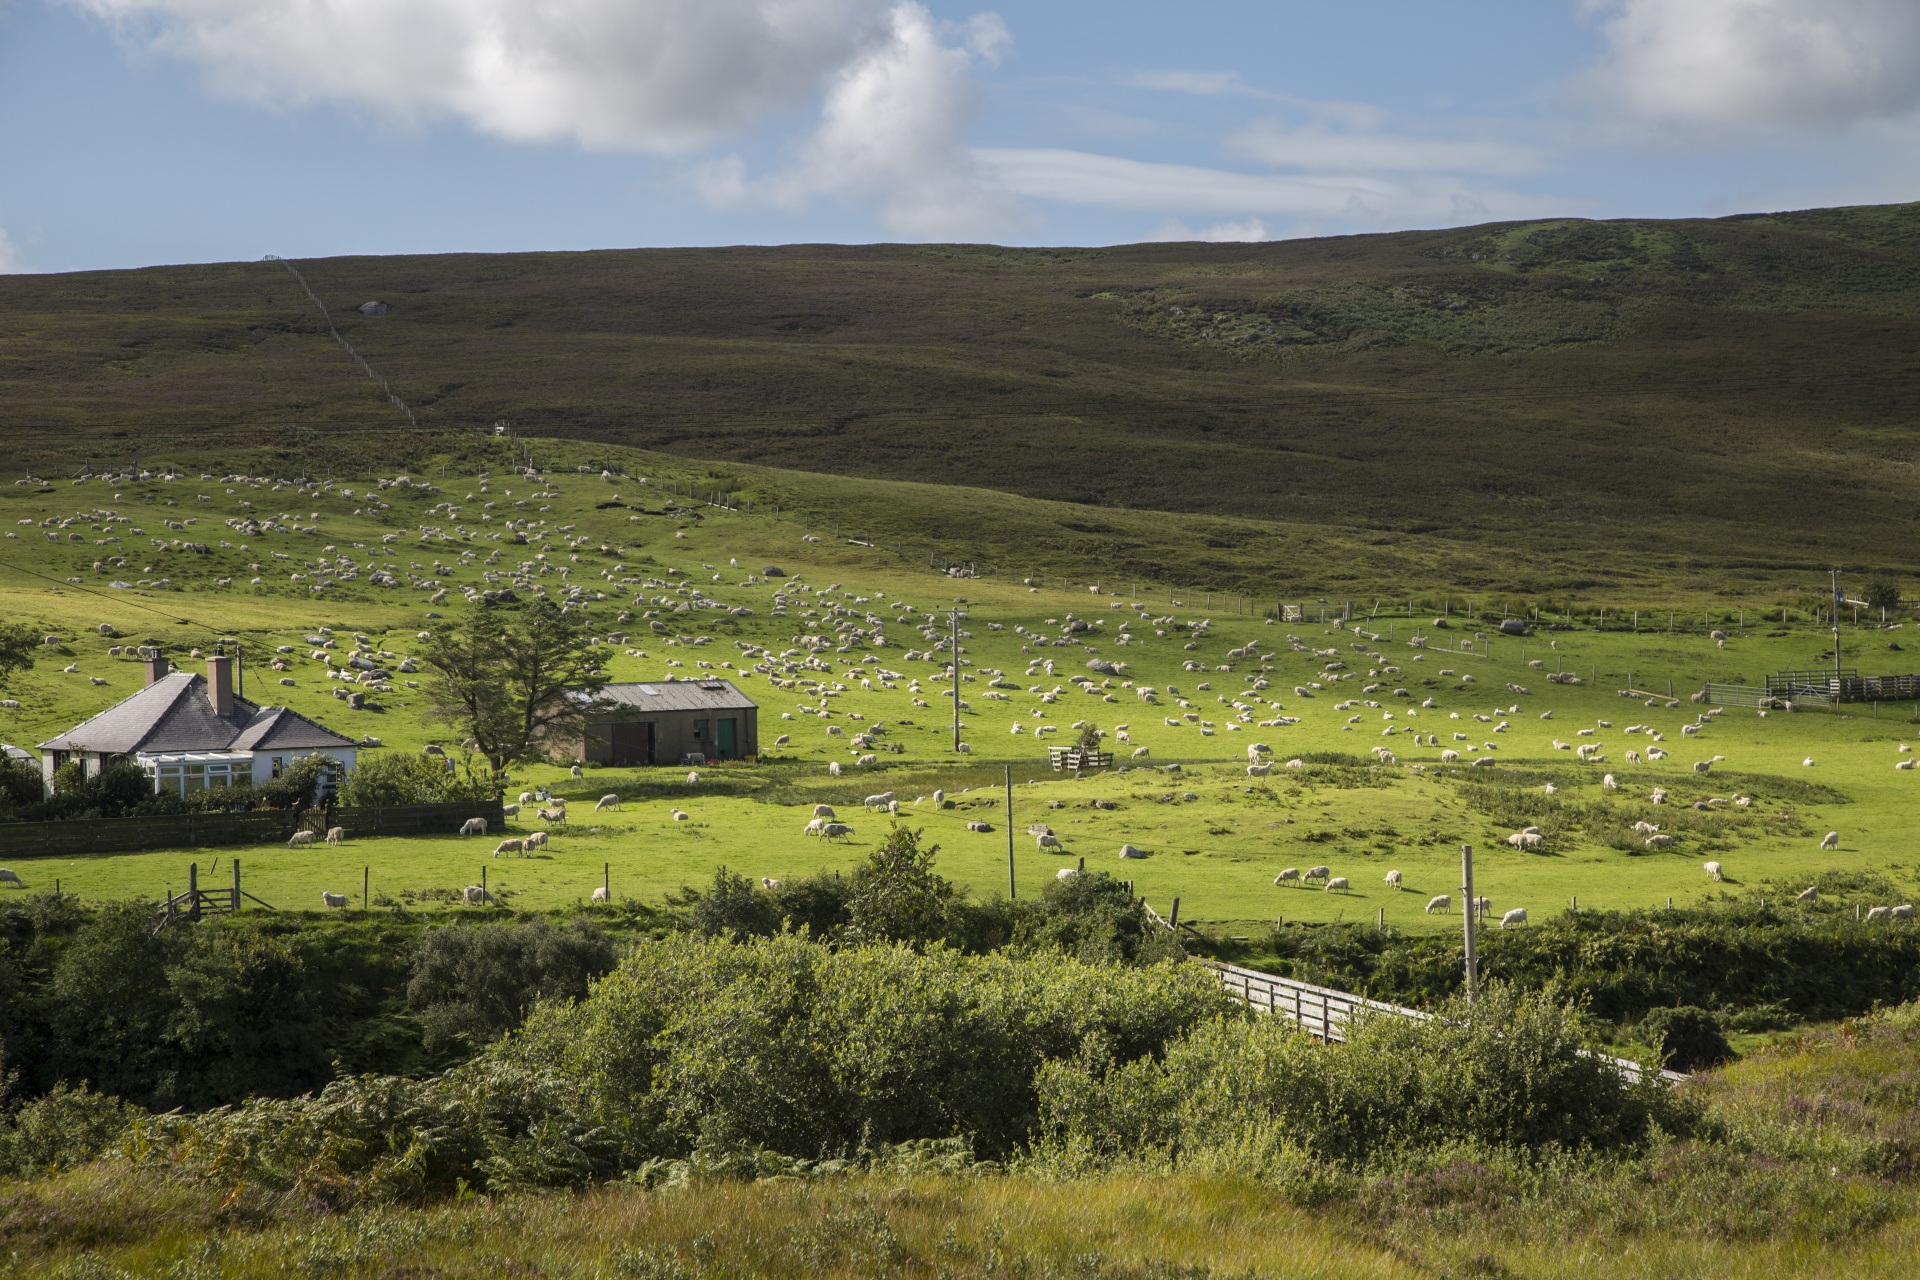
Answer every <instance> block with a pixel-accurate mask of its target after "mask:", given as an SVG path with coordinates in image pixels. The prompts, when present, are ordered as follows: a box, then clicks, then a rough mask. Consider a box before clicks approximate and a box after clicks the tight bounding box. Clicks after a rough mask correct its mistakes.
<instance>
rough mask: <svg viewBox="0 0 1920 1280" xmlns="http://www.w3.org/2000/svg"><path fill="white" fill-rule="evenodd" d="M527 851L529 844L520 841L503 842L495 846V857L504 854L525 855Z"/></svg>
mask: <svg viewBox="0 0 1920 1280" xmlns="http://www.w3.org/2000/svg"><path fill="white" fill-rule="evenodd" d="M526 851H527V842H526V841H525V840H520V839H514V840H502V841H501V842H500V843H499V844H497V845H495V846H493V856H494V857H496V858H497V857H499V856H500V855H501V854H503V853H525V852H526Z"/></svg>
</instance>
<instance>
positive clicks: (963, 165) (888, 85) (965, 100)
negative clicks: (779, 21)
mask: <svg viewBox="0 0 1920 1280" xmlns="http://www.w3.org/2000/svg"><path fill="white" fill-rule="evenodd" d="M942 34H943V33H942V32H941V31H940V30H939V29H937V28H936V25H935V23H934V21H933V18H932V16H931V15H930V14H928V12H927V11H926V10H925V9H923V8H922V7H920V5H918V4H915V3H912V2H911V0H905V2H903V3H901V4H899V5H897V6H896V7H895V9H894V11H893V26H892V30H891V32H890V38H889V39H887V40H886V41H884V42H881V43H878V44H875V45H874V46H873V47H872V48H871V49H869V50H868V51H867V53H866V54H865V55H864V56H863V57H861V58H860V59H859V60H858V61H856V62H854V63H853V64H851V65H849V66H848V67H846V68H845V69H844V70H843V71H841V72H839V73H838V74H837V75H836V76H835V77H834V80H833V83H832V84H831V87H830V88H829V89H828V92H827V100H826V105H825V108H824V109H823V111H822V113H821V122H820V127H819V128H818V129H817V130H816V131H815V132H814V134H813V135H812V136H811V137H810V138H808V139H807V141H806V143H805V144H804V145H803V146H802V147H801V148H800V151H799V154H798V156H797V157H796V158H795V161H794V163H793V164H792V165H790V166H789V167H788V168H787V169H785V170H784V171H782V172H780V173H776V174H773V175H771V176H769V177H766V178H762V179H752V178H749V177H748V176H747V174H746V167H745V165H744V164H743V163H742V162H741V161H739V160H738V159H728V160H725V161H721V162H719V163H718V164H715V165H710V166H707V167H706V168H704V169H702V170H701V171H700V172H699V173H698V174H697V176H696V180H697V181H698V183H699V185H700V187H701V190H702V191H703V193H704V194H705V195H706V196H707V198H708V199H710V200H712V201H713V202H715V203H719V204H730V203H744V202H756V201H757V202H763V203H768V204H773V205H777V206H782V207H788V208H793V207H798V206H800V205H803V204H805V203H806V202H807V201H808V200H810V199H811V198H813V197H816V196H842V197H853V198H857V199H865V200H869V201H871V202H873V204H874V206H875V209H876V212H877V214H878V216H879V218H880V222H881V224H882V225H883V226H885V227H886V228H887V230H889V231H890V232H893V233H894V234H897V235H904V236H910V237H914V238H917V239H961V238H971V237H978V236H983V235H987V234H990V233H992V232H994V231H997V230H1000V229H1003V228H1006V227H1008V226H1011V225H1013V224H1015V223H1016V222H1017V221H1018V220H1019V215H1018V213H1017V211H1016V210H1015V208H1014V207H1013V204H1012V202H1011V201H1010V200H1008V199H1007V197H1006V195H1005V194H1004V193H1003V192H1001V191H1000V190H999V189H998V188H997V186H996V185H995V184H994V183H993V182H992V180H991V178H990V176H989V175H987V174H985V173H983V172H982V171H981V168H980V166H978V165H977V164H976V163H975V162H974V158H973V156H972V154H971V153H970V152H968V151H967V149H966V147H965V145H964V136H965V130H966V127H967V125H968V124H969V123H970V122H971V121H972V119H973V116H974V113H975V111H976V110H977V108H978V106H979V94H978V89H977V87H976V86H975V84H974V82H973V80H972V78H971V76H970V74H969V73H970V71H971V69H972V66H973V64H974V63H975V62H976V61H992V60H994V59H996V58H997V57H998V56H999V52H1000V50H1001V48H1003V47H1004V46H1005V44H1006V43H1007V40H1008V36H1007V31H1006V28H1005V27H1004V26H1003V25H1001V23H1000V20H999V19H998V18H997V17H994V16H993V15H991V14H985V15H980V16H978V17H976V18H974V19H973V20H972V22H971V23H969V24H968V25H967V27H966V28H964V29H963V30H962V31H961V32H958V33H953V34H958V35H959V36H960V37H961V39H962V43H961V44H958V45H949V44H947V43H945V42H944V41H943V40H942V38H941V37H942Z"/></svg>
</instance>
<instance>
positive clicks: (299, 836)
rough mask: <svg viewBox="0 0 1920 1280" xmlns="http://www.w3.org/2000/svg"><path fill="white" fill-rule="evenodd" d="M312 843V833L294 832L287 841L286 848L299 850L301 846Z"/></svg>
mask: <svg viewBox="0 0 1920 1280" xmlns="http://www.w3.org/2000/svg"><path fill="white" fill-rule="evenodd" d="M313 841H314V834H313V832H311V831H296V832H294V833H293V837H292V839H290V840H288V841H287V847H288V848H289V849H297V848H300V847H301V846H302V845H309V844H312V843H313Z"/></svg>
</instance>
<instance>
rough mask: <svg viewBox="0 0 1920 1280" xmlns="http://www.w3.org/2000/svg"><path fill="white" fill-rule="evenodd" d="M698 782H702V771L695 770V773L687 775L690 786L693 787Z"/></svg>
mask: <svg viewBox="0 0 1920 1280" xmlns="http://www.w3.org/2000/svg"><path fill="white" fill-rule="evenodd" d="M698 781H700V771H699V770H698V769H695V770H693V772H691V773H689V774H688V775H687V785H688V786H692V785H693V784H694V783H696V782H698Z"/></svg>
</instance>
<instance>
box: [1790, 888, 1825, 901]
mask: <svg viewBox="0 0 1920 1280" xmlns="http://www.w3.org/2000/svg"><path fill="white" fill-rule="evenodd" d="M1819 899H1820V890H1819V889H1818V888H1817V887H1816V886H1814V885H1808V886H1807V887H1806V888H1804V889H1802V890H1801V891H1800V892H1799V893H1796V894H1795V895H1794V896H1793V900H1794V901H1795V902H1817V901H1819Z"/></svg>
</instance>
